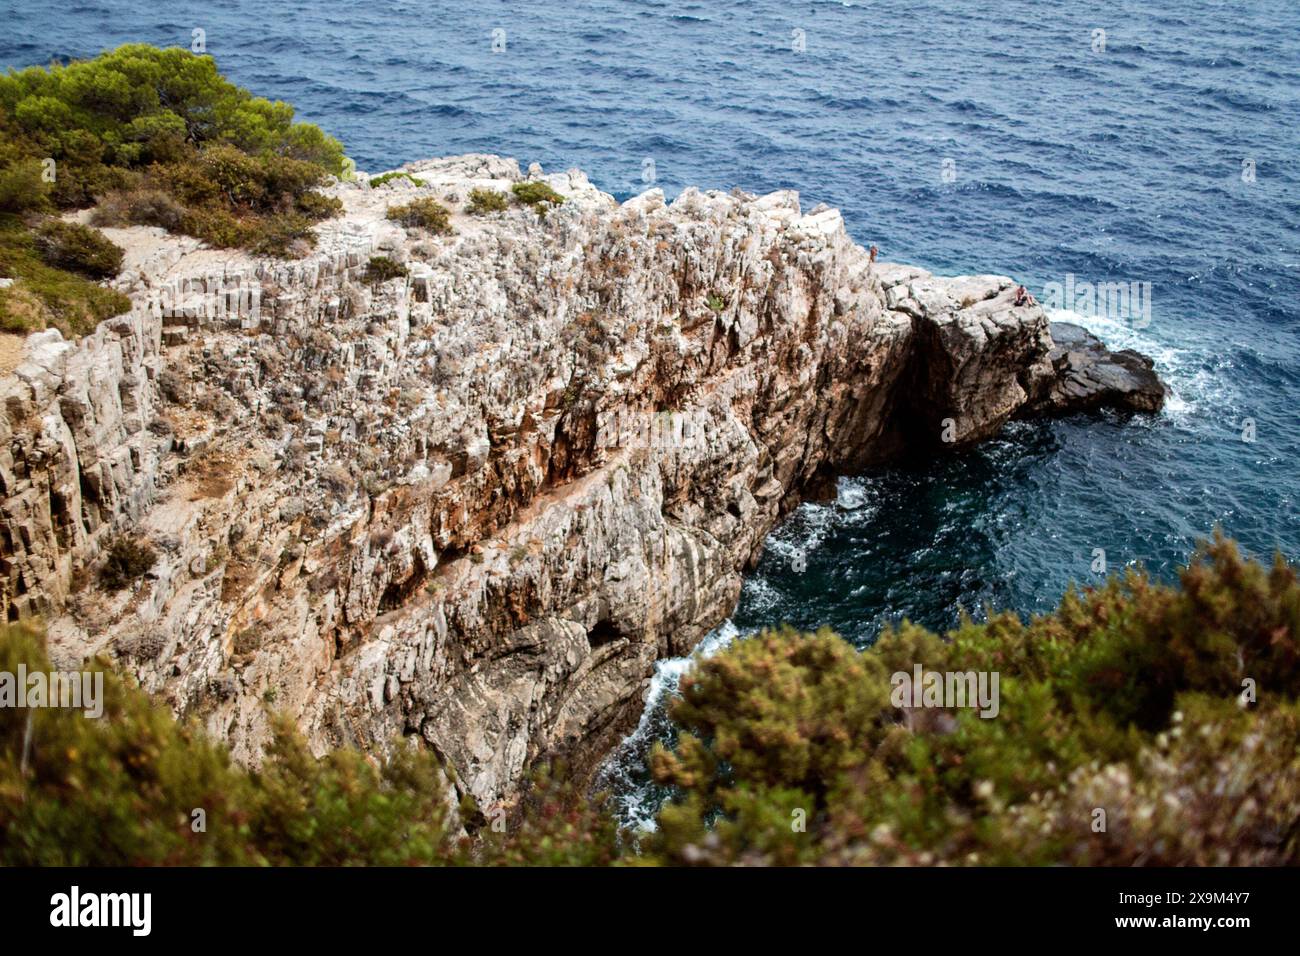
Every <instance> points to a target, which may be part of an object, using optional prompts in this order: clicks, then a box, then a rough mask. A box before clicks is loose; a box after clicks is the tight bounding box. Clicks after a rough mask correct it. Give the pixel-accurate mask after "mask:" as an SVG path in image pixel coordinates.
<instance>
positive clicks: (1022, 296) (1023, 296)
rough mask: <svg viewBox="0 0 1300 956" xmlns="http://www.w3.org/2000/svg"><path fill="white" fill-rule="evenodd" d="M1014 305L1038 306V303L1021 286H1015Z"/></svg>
mask: <svg viewBox="0 0 1300 956" xmlns="http://www.w3.org/2000/svg"><path fill="white" fill-rule="evenodd" d="M1014 304H1015V305H1017V306H1021V305H1038V302H1037V300H1035V299H1034V297H1033V296H1032V295H1030V294H1029V290H1028V289H1026V288H1025V287H1024V286H1022V285H1018V286H1016V301H1015V303H1014Z"/></svg>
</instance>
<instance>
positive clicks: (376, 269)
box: [366, 256, 409, 282]
mask: <svg viewBox="0 0 1300 956" xmlns="http://www.w3.org/2000/svg"><path fill="white" fill-rule="evenodd" d="M407 275H409V272H408V271H407V268H406V266H404V265H402V264H401V263H400V262H397V261H395V260H393V259H390V258H388V256H371V257H370V261H369V262H367V263H366V281H367V282H387V281H388V280H389V279H400V278H404V277H405V276H407Z"/></svg>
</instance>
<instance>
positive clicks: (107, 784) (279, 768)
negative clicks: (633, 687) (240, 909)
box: [0, 625, 616, 866]
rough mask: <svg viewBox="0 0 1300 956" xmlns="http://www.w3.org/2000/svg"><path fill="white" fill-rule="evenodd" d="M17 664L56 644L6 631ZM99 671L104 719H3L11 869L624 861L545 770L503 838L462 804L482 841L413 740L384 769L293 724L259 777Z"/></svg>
mask: <svg viewBox="0 0 1300 956" xmlns="http://www.w3.org/2000/svg"><path fill="white" fill-rule="evenodd" d="M19 664H24V665H25V666H26V667H27V670H28V672H29V673H35V672H38V671H39V672H46V671H48V670H49V669H50V664H49V659H48V657H47V655H46V652H45V647H44V641H43V639H42V638H41V636H40V635H39V634H38V633H36V632H35V631H33V630H31V629H30V628H27V627H25V626H21V625H16V626H5V627H0V671H6V672H9V673H16V672H17V671H18V667H19ZM91 669H92V670H93V671H96V672H100V673H102V674H103V680H104V685H103V695H102V700H101V703H102V707H103V714H102V716H101V717H100V718H98V719H87V718H85V717H83V716H82V711H79V710H72V709H68V708H58V707H42V708H33V709H30V710H28V709H25V708H17V707H4V708H0V865H4V866H123V865H137V866H140V865H145V866H158V865H169V866H197V865H226V866H265V865H272V866H356V865H370V866H398V865H412V864H420V865H444V864H467V863H478V864H485V865H500V864H515V863H550V864H556V865H567V866H576V865H593V864H599V863H606V862H609V861H611V860H612V859H613V857H614V854H615V853H616V844H615V841H614V839H613V827H612V824H611V823H610V818H609V816H608V815H607V814H602V813H601V811H600V808H599V805H598V804H597V803H594V802H593V801H592V800H590V799H589V798H588V797H587V795H586V794H585V793H582V792H579V791H578V790H577V789H576V788H574V787H572V786H569V785H567V784H563V783H560V782H558V781H555V780H554V779H553V778H552V777H550V776H549V775H547V774H546V773H545V772H538V773H537V774H536V775H535V776H534V778H533V782H532V784H531V785H530V786H529V787H528V788H527V790H526V791H525V794H524V797H523V799H522V800H521V806H520V808H519V809H517V810H516V812H515V815H514V818H513V819H511V820H510V821H509V826H508V827H507V828H506V832H504V833H498V832H496V831H495V830H494V829H492V827H491V826H490V825H486V824H489V821H488V819H487V818H486V817H485V816H484V815H483V814H481V813H479V812H478V811H477V810H476V809H475V807H474V805H473V801H472V800H469V799H468V798H467V799H466V800H464V801H462V805H461V807H460V813H461V816H462V819H464V820H466V821H467V822H468V823H469V825H470V827H471V833H473V832H474V831H477V835H476V836H472V835H462V834H461V833H460V832H459V831H458V830H456V829H455V828H454V827H453V825H452V819H451V815H452V809H451V805H450V803H449V801H448V798H447V787H446V785H445V782H444V781H445V780H446V777H445V776H444V774H443V772H442V770H441V769H440V768H439V766H438V762H437V760H436V758H435V757H434V755H433V754H432V753H431V752H430V751H428V750H427V749H426V748H423V747H420V746H418V745H417V746H411V743H412V739H407V740H402V741H395V742H394V747H393V749H392V754H391V755H390V756H389V757H387V758H386V759H376V758H374V757H370V756H367V755H365V754H363V753H360V752H358V751H356V750H352V749H343V750H336V751H333V752H331V753H329V754H327V755H326V756H325V757H324V758H322V759H317V758H315V757H313V756H312V754H311V752H310V750H309V749H308V747H307V744H306V742H305V741H304V740H303V739H302V737H301V735H300V734H299V733H298V732H297V731H296V730H295V729H294V727H293V724H292V722H291V721H290V720H289V719H288V718H286V717H284V716H282V715H279V716H276V717H275V718H274V719H273V722H272V730H273V739H272V742H271V745H270V746H269V747H268V749H267V752H266V754H265V757H264V759H263V760H262V762H261V766H260V769H259V770H257V771H256V772H254V771H249V770H245V769H244V768H243V767H240V766H239V765H237V764H235V763H233V762H232V761H231V759H230V755H229V753H228V752H227V750H226V748H225V747H224V746H222V745H220V744H216V743H213V742H211V741H210V740H209V739H208V738H207V736H206V735H205V734H204V732H203V730H202V727H201V726H200V723H199V721H198V720H197V719H192V720H189V721H186V722H183V723H182V722H177V721H176V720H175V719H174V718H173V717H172V715H171V711H170V709H169V708H168V707H167V706H165V705H162V704H156V703H154V702H153V701H151V700H150V699H149V697H148V696H147V695H146V694H144V693H143V692H142V691H140V690H139V689H138V688H136V687H134V686H132V685H131V684H130V683H128V682H127V681H125V680H123V679H122V678H121V677H119V676H117V675H116V674H115V673H113V672H112V671H109V670H105V669H104V668H103V666H102V663H100V662H96V663H93V664H92V665H91ZM262 696H263V698H264V700H270V699H273V698H274V697H275V696H276V695H275V694H274V693H273V691H272V689H270V688H268V689H265V690H264V691H263V694H262ZM416 739H418V738H416ZM196 810H201V811H202V815H201V816H199V815H198V814H196V813H195V811H196ZM492 817H493V821H495V820H497V819H502V818H500V817H499V816H498V813H497V812H496V811H493V815H492ZM199 820H202V826H201V827H200V826H198V825H197V824H198V821H199ZM503 822H504V820H503ZM488 834H490V837H489V836H488Z"/></svg>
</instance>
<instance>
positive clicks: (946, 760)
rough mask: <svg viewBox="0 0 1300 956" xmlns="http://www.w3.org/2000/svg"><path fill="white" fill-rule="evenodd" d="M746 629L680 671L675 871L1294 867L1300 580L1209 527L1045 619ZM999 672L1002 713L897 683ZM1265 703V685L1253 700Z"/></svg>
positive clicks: (665, 815)
mask: <svg viewBox="0 0 1300 956" xmlns="http://www.w3.org/2000/svg"><path fill="white" fill-rule="evenodd" d="M949 638H950V639H949V640H947V641H945V640H941V639H940V638H938V637H937V636H936V635H934V634H931V633H929V632H927V631H924V630H923V629H921V628H917V627H914V626H910V625H904V626H903V627H901V628H899V629H897V630H895V631H890V632H888V633H886V634H885V635H884V636H882V637H881V639H880V640H879V641H878V643H877V644H876V645H875V646H874V647H873V648H871V649H870V650H869V651H867V652H865V653H859V652H857V651H855V650H853V649H852V648H851V647H849V646H848V645H847V644H846V643H844V642H843V641H842V640H840V639H839V638H838V637H836V636H834V635H832V634H829V633H825V632H823V633H819V634H817V635H811V636H805V635H799V634H796V633H793V632H790V631H782V632H773V633H768V634H765V635H762V636H760V637H757V638H754V639H752V640H743V641H739V642H737V643H736V644H734V645H733V646H732V647H730V648H728V649H727V650H725V651H724V652H722V653H721V654H719V655H717V656H716V657H714V658H712V659H710V660H707V661H704V662H702V663H701V664H699V666H698V667H697V668H696V669H695V670H694V672H693V673H692V674H690V675H689V676H688V677H687V678H685V679H684V680H683V682H682V699H681V700H680V702H678V703H677V704H676V705H675V706H674V707H673V708H672V710H671V714H672V716H673V718H674V719H675V720H676V721H677V722H678V723H679V724H680V725H681V727H682V729H683V731H684V732H683V734H682V735H681V738H680V740H679V743H678V745H677V747H676V749H675V751H673V752H670V751H668V750H665V749H664V748H662V747H660V748H658V750H657V751H656V752H655V754H654V755H653V769H654V772H655V775H656V777H657V778H658V780H659V781H660V782H661V783H664V784H668V785H670V786H672V787H674V788H675V789H676V793H677V796H676V798H675V800H674V801H673V802H672V803H671V804H670V805H668V806H666V807H665V808H664V809H663V811H662V813H661V815H660V829H659V833H658V834H657V835H656V836H655V838H654V839H653V840H652V841H651V850H652V852H653V854H654V855H655V856H656V857H657V858H658V859H661V860H663V861H666V862H674V863H715V864H716V863H737V862H746V863H822V864H826V863H852V864H881V863H909V864H913V863H957V864H962V863H967V864H989V863H993V864H1044V865H1046V864H1054V863H1075V864H1114V865H1132V864H1146V865H1227V864H1237V865H1241V864H1295V863H1300V827H1297V825H1296V821H1297V820H1300V750H1298V749H1297V747H1298V742H1300V703H1298V702H1297V697H1300V657H1298V655H1297V651H1298V650H1300V586H1298V585H1297V580H1296V574H1295V571H1294V569H1292V568H1290V567H1288V566H1287V565H1286V564H1285V563H1284V562H1282V561H1281V559H1280V558H1279V559H1278V561H1277V562H1276V563H1275V564H1274V565H1273V567H1271V568H1267V567H1263V566H1261V565H1259V564H1256V563H1252V562H1248V561H1245V560H1243V559H1242V558H1241V556H1240V555H1239V554H1238V552H1237V549H1236V547H1235V545H1233V544H1232V543H1231V542H1227V541H1224V540H1221V539H1220V540H1216V541H1214V542H1213V543H1212V544H1210V545H1208V546H1207V547H1206V549H1205V550H1204V551H1203V552H1202V553H1200V554H1198V555H1197V556H1196V558H1195V559H1194V560H1193V562H1192V564H1191V565H1190V567H1188V568H1187V569H1186V570H1185V571H1184V572H1183V573H1182V575H1181V587H1180V588H1174V587H1166V586H1161V585H1158V584H1154V583H1152V582H1151V581H1149V580H1148V579H1146V578H1145V577H1143V576H1141V575H1138V574H1135V573H1130V574H1129V575H1128V576H1127V577H1126V578H1124V579H1123V580H1120V579H1112V580H1111V581H1110V582H1109V583H1108V584H1107V585H1106V586H1105V587H1102V588H1099V589H1096V590H1088V591H1085V592H1082V593H1078V592H1071V593H1069V594H1067V595H1066V597H1065V598H1064V600H1063V601H1062V602H1061V605H1060V608H1059V609H1058V610H1057V611H1056V612H1055V613H1054V614H1051V615H1047V616H1045V617H1041V618H1037V619H1035V620H1033V621H1032V622H1030V623H1028V624H1026V623H1023V622H1021V621H1020V620H1019V619H1017V618H1016V617H1015V616H1014V615H1011V614H1002V615H997V616H995V617H993V618H992V619H991V620H990V621H989V623H987V624H973V623H967V624H965V625H964V626H963V627H961V628H960V629H959V630H957V631H956V632H954V633H953V634H951V635H949ZM918 663H919V664H921V665H923V667H924V669H925V670H927V671H939V672H949V671H952V672H967V671H972V672H985V673H990V672H994V671H996V672H998V673H999V676H1000V709H999V712H998V714H997V716H996V717H993V718H988V719H985V718H981V717H980V716H979V715H978V714H977V713H976V711H975V710H973V709H970V708H954V707H947V708H930V707H922V708H912V707H902V708H900V707H896V706H894V704H893V703H892V702H891V699H890V697H891V690H892V685H891V675H893V674H895V673H899V672H903V673H907V674H912V673H914V666H915V665H916V664H918ZM1252 698H1253V699H1252Z"/></svg>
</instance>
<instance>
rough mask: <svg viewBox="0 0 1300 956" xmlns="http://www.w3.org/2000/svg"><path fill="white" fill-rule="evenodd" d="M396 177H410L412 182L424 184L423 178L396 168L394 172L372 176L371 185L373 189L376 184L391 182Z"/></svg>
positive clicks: (419, 184)
mask: <svg viewBox="0 0 1300 956" xmlns="http://www.w3.org/2000/svg"><path fill="white" fill-rule="evenodd" d="M394 179H409V180H410V181H411V182H412V183H414V184H415V185H417V186H423V185H424V180H423V179H417V178H416V177H415V176H412V175H411V174H410V173H407V172H403V171H402V170H400V169H395V170H393V171H392V172H388V173H383V174H382V175H379V176H375V177H374V178H372V179H371V180H370V187H371V188H372V189H373V188H375V187H376V186H382V185H384V183H391V182H392V181H393V180H394Z"/></svg>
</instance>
